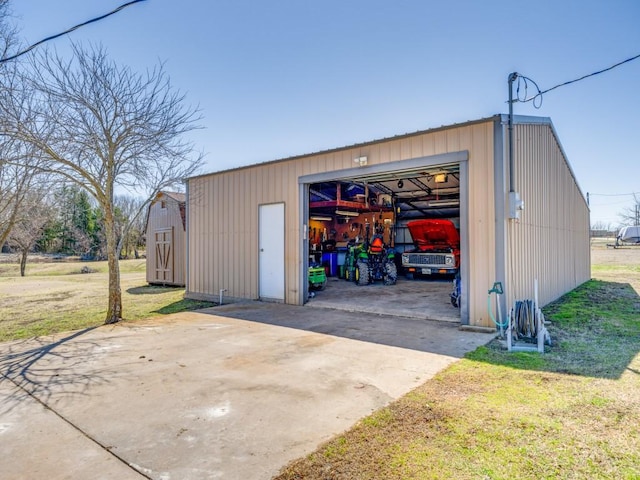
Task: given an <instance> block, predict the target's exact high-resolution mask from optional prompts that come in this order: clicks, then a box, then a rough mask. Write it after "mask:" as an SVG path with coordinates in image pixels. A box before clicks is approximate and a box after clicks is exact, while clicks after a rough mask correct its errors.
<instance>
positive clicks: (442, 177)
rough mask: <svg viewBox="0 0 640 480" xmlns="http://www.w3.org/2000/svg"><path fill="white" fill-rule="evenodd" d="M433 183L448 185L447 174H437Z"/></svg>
mask: <svg viewBox="0 0 640 480" xmlns="http://www.w3.org/2000/svg"><path fill="white" fill-rule="evenodd" d="M433 181H434V182H436V183H447V174H446V173H436V174H435V175H434V176H433Z"/></svg>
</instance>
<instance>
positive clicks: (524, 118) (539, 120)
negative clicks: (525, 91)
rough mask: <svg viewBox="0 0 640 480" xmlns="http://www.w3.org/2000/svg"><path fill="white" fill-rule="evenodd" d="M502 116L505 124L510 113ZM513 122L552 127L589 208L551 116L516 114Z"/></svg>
mask: <svg viewBox="0 0 640 480" xmlns="http://www.w3.org/2000/svg"><path fill="white" fill-rule="evenodd" d="M500 117H501V122H502V123H503V124H507V123H508V122H509V115H507V114H505V113H503V114H501V115H500ZM513 123H514V124H516V125H546V126H548V127H549V128H550V129H551V133H552V135H553V137H554V138H555V140H556V143H557V144H558V148H559V149H560V153H562V158H564V163H565V164H566V165H567V168H568V169H569V173H571V177H573V181H574V183H575V184H576V187H578V191H579V192H580V195H582V199H583V200H584V203H585V204H586V205H587V208H589V203H588V202H587V197H586V196H585V194H584V192H583V191H582V188H581V187H580V183H579V182H578V177H577V176H576V174H575V172H574V171H573V168H572V167H571V162H569V157H568V156H567V152H565V150H564V147H563V146H562V143H561V142H560V137H559V136H558V132H557V131H556V127H555V126H554V124H553V122H552V121H551V117H534V116H529V115H514V116H513ZM589 210H590V209H589Z"/></svg>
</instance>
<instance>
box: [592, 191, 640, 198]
mask: <svg viewBox="0 0 640 480" xmlns="http://www.w3.org/2000/svg"><path fill="white" fill-rule="evenodd" d="M589 195H592V196H593V195H597V196H599V197H630V196H632V195H633V196H635V195H640V192H631V193H589Z"/></svg>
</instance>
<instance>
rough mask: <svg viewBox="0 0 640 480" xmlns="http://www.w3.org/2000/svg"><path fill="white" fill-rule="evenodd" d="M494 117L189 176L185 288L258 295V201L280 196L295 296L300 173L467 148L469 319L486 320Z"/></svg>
mask: <svg viewBox="0 0 640 480" xmlns="http://www.w3.org/2000/svg"><path fill="white" fill-rule="evenodd" d="M493 126H494V119H487V120H485V121H481V122H476V123H469V124H465V125H460V126H454V127H450V128H443V129H439V130H434V131H429V132H423V133H418V134H414V135H406V136H403V137H399V138H392V139H389V140H383V141H379V142H375V143H370V144H363V145H360V146H355V147H351V148H345V149H340V150H334V151H329V152H324V153H319V154H315V155H307V156H303V157H297V158H292V159H288V160H282V161H277V162H271V163H266V164H262V165H255V166H250V167H246V168H241V169H237V170H232V171H227V172H220V173H214V174H211V175H206V176H201V177H195V178H191V179H189V181H188V202H189V203H188V223H187V229H188V231H189V234H188V242H189V245H188V251H189V259H188V261H189V265H188V278H187V293H186V296H187V297H190V298H208V299H217V298H218V294H219V291H220V290H221V289H226V292H225V295H227V296H229V297H232V298H242V299H256V298H258V296H259V292H258V206H259V205H260V204H267V203H276V202H284V204H285V225H286V227H285V228H286V232H285V249H286V254H285V262H286V265H285V302H286V303H289V304H298V303H300V301H301V299H302V292H303V286H302V285H299V280H298V279H299V278H300V275H299V273H300V268H302V264H303V262H302V261H301V252H300V248H299V246H300V244H301V234H302V229H301V225H300V224H299V219H300V213H299V212H300V205H299V204H298V203H299V190H298V188H299V187H298V178H299V177H300V176H303V175H310V174H314V173H321V172H331V171H338V170H344V169H350V168H353V166H354V164H353V159H354V158H355V157H359V156H362V155H366V156H367V157H368V164H369V165H376V164H384V163H388V162H394V161H398V160H407V159H412V158H421V157H425V156H430V155H436V154H443V153H450V152H459V151H464V150H467V151H469V162H468V168H469V179H470V180H469V192H468V194H469V205H468V213H469V225H468V232H469V244H470V257H471V262H470V265H469V266H468V267H469V275H470V284H471V291H470V292H469V313H470V324H472V325H489V323H490V320H489V319H488V318H487V309H486V292H487V290H489V288H491V285H492V284H493V281H494V280H495V214H494V187H493V185H494V172H493V169H494V164H493V158H494V145H493Z"/></svg>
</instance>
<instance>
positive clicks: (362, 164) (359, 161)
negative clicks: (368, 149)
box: [353, 156, 367, 167]
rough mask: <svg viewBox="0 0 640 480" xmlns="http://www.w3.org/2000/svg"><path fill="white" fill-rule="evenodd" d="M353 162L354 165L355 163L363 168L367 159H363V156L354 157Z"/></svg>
mask: <svg viewBox="0 0 640 480" xmlns="http://www.w3.org/2000/svg"><path fill="white" fill-rule="evenodd" d="M353 161H354V163H357V164H358V165H360V166H361V167H364V166H365V165H366V164H367V157H365V156H362V157H356V158H354V159H353Z"/></svg>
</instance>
